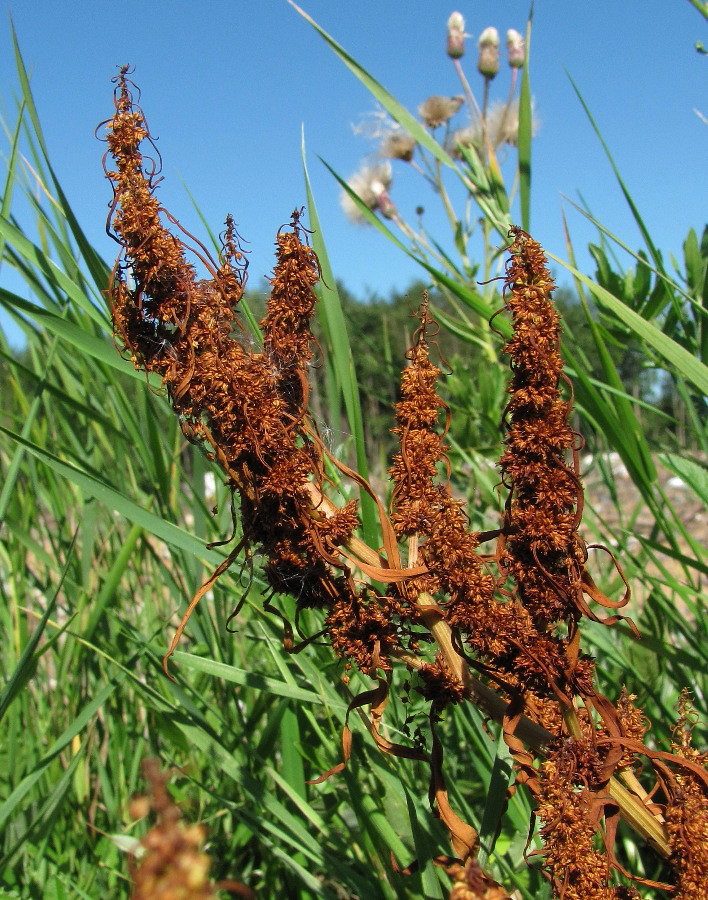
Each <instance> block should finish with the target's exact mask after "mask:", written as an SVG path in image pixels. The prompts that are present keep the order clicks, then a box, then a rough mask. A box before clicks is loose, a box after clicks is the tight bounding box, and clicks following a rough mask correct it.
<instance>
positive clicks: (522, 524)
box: [500, 228, 585, 627]
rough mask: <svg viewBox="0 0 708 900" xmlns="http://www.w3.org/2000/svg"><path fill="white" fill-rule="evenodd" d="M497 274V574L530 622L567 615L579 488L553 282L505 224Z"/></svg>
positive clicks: (575, 568)
mask: <svg viewBox="0 0 708 900" xmlns="http://www.w3.org/2000/svg"><path fill="white" fill-rule="evenodd" d="M511 233H512V236H513V243H512V245H511V248H510V254H511V256H510V259H509V262H508V264H507V274H506V308H507V309H508V310H509V312H510V313H511V315H512V319H513V328H514V333H513V336H512V338H511V339H510V341H509V342H508V343H507V345H506V347H505V352H506V353H508V355H509V357H510V359H511V368H512V372H513V375H512V380H511V384H510V386H509V392H510V393H511V399H510V400H509V403H508V404H507V407H506V411H505V417H506V418H507V420H508V433H507V437H506V440H505V444H506V452H505V453H504V455H503V456H502V459H501V462H500V468H501V470H502V473H503V477H504V482H505V484H506V485H507V487H508V488H509V491H510V494H509V500H508V503H507V510H506V515H505V521H504V533H505V535H506V540H505V543H504V546H503V552H502V554H501V557H500V564H501V566H502V568H503V569H504V570H505V571H506V572H508V574H509V575H510V576H511V577H512V578H513V579H514V581H515V582H516V585H517V591H518V595H519V597H520V599H521V601H522V603H523V604H524V606H525V607H526V608H527V609H528V610H529V612H530V613H531V615H532V617H533V619H534V621H535V622H536V623H538V624H539V625H540V626H542V627H545V626H546V625H548V624H553V623H555V622H558V621H561V620H566V619H568V618H570V619H576V618H577V617H578V615H579V613H578V606H577V604H578V596H579V593H581V582H582V573H583V569H584V564H585V547H584V545H583V543H582V541H581V540H580V538H579V537H578V534H577V528H578V524H579V522H580V511H581V510H580V509H579V504H580V503H581V502H582V491H581V488H580V483H579V480H578V476H577V474H576V472H575V471H574V470H573V469H571V468H570V467H569V466H568V464H567V458H568V457H570V456H571V455H572V454H573V451H574V447H575V445H576V435H575V433H574V432H573V429H572V428H571V427H570V425H569V423H568V417H569V413H570V403H569V402H568V401H566V400H564V399H563V397H562V396H561V391H560V383H561V381H562V380H563V379H564V375H563V361H562V359H561V355H560V324H559V316H558V313H557V312H556V310H555V309H554V307H553V304H552V302H551V295H552V293H553V291H554V290H555V284H554V283H553V280H552V279H551V275H550V272H549V271H548V268H547V266H546V259H545V256H544V255H543V251H542V249H541V247H540V245H539V244H538V243H537V242H536V241H534V240H533V239H532V238H530V237H529V236H528V235H527V234H526V233H525V232H523V231H522V230H521V229H520V228H513V229H512V231H511Z"/></svg>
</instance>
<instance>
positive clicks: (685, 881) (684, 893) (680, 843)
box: [665, 688, 708, 900]
mask: <svg viewBox="0 0 708 900" xmlns="http://www.w3.org/2000/svg"><path fill="white" fill-rule="evenodd" d="M678 710H679V719H678V722H677V724H676V727H675V728H674V734H673V740H672V742H671V749H672V750H673V751H674V753H675V754H676V755H677V756H679V757H681V758H683V759H687V760H691V761H692V762H694V763H697V764H698V765H700V766H705V764H706V761H708V753H706V752H703V753H701V752H700V751H699V750H698V749H697V748H696V747H694V746H693V738H692V731H693V727H694V725H695V724H696V722H697V721H698V716H697V715H696V713H695V711H694V709H693V706H692V704H691V701H690V698H689V695H688V691H687V690H686V689H685V688H684V690H683V692H682V694H681V698H680V700H679V704H678ZM666 775H667V776H668V775H669V773H668V772H667V773H666ZM665 788H666V790H667V793H668V795H669V800H668V803H667V806H666V824H667V828H668V831H669V840H670V843H671V854H672V862H673V863H674V866H675V867H676V873H677V888H678V890H677V892H676V893H675V894H674V897H676V898H678V900H689V898H694V897H695V898H698V900H708V789H707V788H706V784H705V783H704V782H703V781H701V780H700V779H699V778H697V777H696V774H695V773H694V772H691V771H690V770H684V771H680V770H679V771H678V772H677V773H676V774H675V775H674V776H673V777H667V778H666V780H665Z"/></svg>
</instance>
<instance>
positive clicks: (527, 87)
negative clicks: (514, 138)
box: [519, 4, 533, 231]
mask: <svg viewBox="0 0 708 900" xmlns="http://www.w3.org/2000/svg"><path fill="white" fill-rule="evenodd" d="M532 20H533V4H532V5H531V12H530V13H529V20H528V22H527V24H526V61H525V63H524V69H523V72H522V75H521V95H520V98H519V203H520V204H521V227H522V228H523V229H524V231H530V230H531V144H532V138H533V101H532V98H531V75H530V62H531V22H532Z"/></svg>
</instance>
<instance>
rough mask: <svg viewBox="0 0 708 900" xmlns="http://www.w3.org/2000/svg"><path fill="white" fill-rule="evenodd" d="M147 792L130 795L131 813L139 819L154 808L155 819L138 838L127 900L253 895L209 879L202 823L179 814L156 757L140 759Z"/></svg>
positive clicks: (230, 883)
mask: <svg viewBox="0 0 708 900" xmlns="http://www.w3.org/2000/svg"><path fill="white" fill-rule="evenodd" d="M143 773H144V775H145V779H146V781H147V782H148V785H149V787H150V793H149V794H147V795H145V796H141V797H134V798H133V800H132V801H131V804H130V812H131V815H132V816H133V818H134V819H141V818H143V817H145V816H147V815H148V814H149V813H150V812H153V813H154V814H155V816H156V818H157V822H156V824H155V825H153V826H152V828H150V830H149V831H148V832H147V834H146V835H145V837H144V838H143V839H142V840H141V841H140V844H141V846H142V848H143V850H144V856H143V858H142V860H141V862H140V863H139V864H138V865H137V866H136V867H135V871H134V873H133V891H132V894H131V897H132V900H203V898H207V897H216V896H217V891H218V890H219V889H228V890H229V891H230V892H231V893H232V894H234V895H236V894H238V896H240V897H247V898H252V897H255V894H254V893H253V891H251V890H250V889H249V888H247V887H246V886H245V885H243V884H240V883H238V882H235V881H227V882H226V881H225V882H220V883H219V884H214V883H213V882H212V881H211V880H210V878H209V869H210V868H211V859H210V858H209V856H208V855H207V854H206V853H205V852H204V851H203V849H202V847H203V844H204V842H205V840H206V831H205V829H204V828H203V827H202V826H201V825H185V824H184V823H183V822H182V814H181V813H180V809H179V807H178V806H177V804H176V803H174V801H173V800H172V798H171V797H170V794H169V791H168V790H167V781H168V777H169V776H168V775H166V774H165V773H164V772H163V771H162V769H161V768H160V763H159V761H158V760H156V759H146V760H145V761H144V762H143Z"/></svg>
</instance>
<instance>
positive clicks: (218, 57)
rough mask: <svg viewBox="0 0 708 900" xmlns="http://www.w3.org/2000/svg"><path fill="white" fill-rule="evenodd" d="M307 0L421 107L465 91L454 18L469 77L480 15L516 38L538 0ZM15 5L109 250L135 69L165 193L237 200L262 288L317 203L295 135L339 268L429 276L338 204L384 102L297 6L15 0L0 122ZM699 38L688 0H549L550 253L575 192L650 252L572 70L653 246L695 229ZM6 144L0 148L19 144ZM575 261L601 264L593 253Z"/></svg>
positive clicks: (57, 137) (670, 244)
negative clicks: (122, 94) (122, 80)
mask: <svg viewBox="0 0 708 900" xmlns="http://www.w3.org/2000/svg"><path fill="white" fill-rule="evenodd" d="M301 5H302V6H303V7H304V8H305V9H306V11H307V12H309V13H310V14H311V15H312V16H313V18H315V19H316V20H317V21H318V22H319V23H320V24H321V25H322V26H323V27H324V28H325V29H326V30H327V31H329V32H330V34H332V35H333V36H334V37H335V38H336V39H338V40H339V41H340V43H342V44H343V45H344V47H345V48H346V49H347V50H348V51H349V52H350V53H351V54H352V55H353V56H354V57H355V58H356V59H358V60H359V61H360V62H361V63H362V64H363V65H364V66H365V67H366V68H368V69H369V71H370V72H371V73H372V74H373V75H375V76H376V77H377V78H378V79H379V81H381V82H382V83H383V84H384V85H385V86H386V87H387V88H388V89H389V90H390V91H391V92H392V93H393V94H394V95H395V96H396V97H397V98H398V99H399V100H400V101H401V102H402V103H403V104H404V105H406V106H407V107H408V108H410V109H412V110H415V109H416V108H417V106H418V104H419V103H420V102H421V101H422V100H424V99H425V97H426V96H428V95H429V94H454V93H458V92H459V90H460V88H459V82H458V81H457V79H456V76H455V72H454V70H453V67H452V63H451V62H450V60H449V59H448V57H447V56H446V54H445V23H446V20H447V17H448V15H449V13H450V12H452V11H453V10H454V9H458V10H460V11H461V12H462V13H463V15H464V16H465V18H466V21H467V31H468V32H470V33H471V34H472V39H471V40H469V41H468V53H467V56H466V57H465V59H464V60H463V62H464V63H465V68H466V70H467V72H468V76H469V78H470V80H471V82H472V84H473V87H474V88H475V89H476V88H477V87H478V86H479V79H478V76H477V73H476V69H475V62H476V49H475V48H476V39H477V38H478V36H479V34H480V32H481V31H482V29H483V28H484V27H486V26H487V25H494V26H496V27H497V28H498V29H499V31H500V32H501V33H502V35H504V33H505V32H506V29H507V28H510V27H513V28H516V29H518V30H519V31H523V30H524V28H525V22H526V18H527V14H528V8H529V3H528V2H527V0H523V2H522V0H507V2H504V3H499V2H498V0H477V2H474V3H470V2H460V3H459V5H455V3H454V2H453V3H450V4H447V3H445V4H443V3H438V2H422V0H410V2H408V3H402V2H400V0H358V2H357V3H346V2H336V0H301ZM10 13H11V15H12V17H13V20H14V23H15V27H16V29H17V33H18V36H19V41H20V45H21V48H22V52H23V54H24V57H25V62H26V65H27V67H28V69H29V70H30V72H31V79H32V86H33V89H34V92H35V98H36V102H37V105H38V108H39V112H40V117H41V120H42V123H43V126H44V130H45V135H46V138H47V142H48V144H49V147H50V151H51V155H52V159H53V162H54V165H55V168H56V171H57V173H58V174H59V177H60V179H61V181H62V183H63V186H64V188H65V191H66V192H67V194H68V196H69V198H70V200H71V201H72V203H73V205H74V208H75V211H76V213H77V215H78V218H79V220H80V222H81V224H82V225H83V227H84V229H85V230H86V232H87V233H88V234H89V235H90V236H91V237H92V238H93V239H94V241H95V243H96V245H97V246H98V248H99V250H100V251H101V252H102V253H103V254H104V255H105V256H106V258H107V259H108V258H112V256H113V255H114V253H115V244H113V243H112V242H110V241H109V240H108V239H107V238H106V236H105V233H104V222H105V215H106V211H107V203H108V200H109V197H110V189H109V187H108V185H107V184H106V182H105V181H104V178H103V174H102V170H101V155H102V153H103V149H104V148H103V146H102V145H101V144H100V143H98V142H97V141H96V139H95V138H94V129H95V127H96V125H97V123H99V122H100V121H102V120H104V119H106V118H108V117H109V116H110V115H111V112H112V86H111V83H110V80H111V77H112V76H113V75H114V74H115V73H116V71H117V67H118V66H119V65H121V64H123V63H131V64H132V65H133V66H134V67H135V75H134V79H135V81H136V82H137V83H138V84H139V86H140V88H141V89H142V106H143V109H144V110H145V113H146V115H147V117H148V121H149V123H150V127H151V130H152V132H153V133H154V134H155V135H156V136H157V137H158V138H159V144H158V146H159V148H160V151H161V153H162V156H163V160H164V176H165V181H164V182H163V186H162V188H161V193H160V196H161V200H162V202H163V204H164V205H165V206H166V207H167V208H168V209H170V211H171V212H172V213H173V214H174V215H175V216H176V217H177V218H178V219H180V221H182V222H183V223H184V225H185V226H186V227H187V228H188V229H189V230H191V231H194V232H195V233H196V234H197V235H202V236H203V230H202V228H201V226H200V224H199V222H198V219H197V217H196V214H195V213H194V211H193V208H192V205H191V202H190V200H189V197H188V195H187V193H186V190H185V185H186V187H188V188H189V190H190V192H191V193H192V194H193V196H194V197H195V198H196V200H197V202H198V203H199V205H200V208H201V210H202V211H203V213H204V215H205V217H206V218H207V220H208V221H209V222H210V224H211V226H212V227H213V228H214V230H219V229H220V227H221V224H222V223H223V220H224V217H225V215H226V213H227V212H231V213H232V214H233V215H234V218H235V220H236V221H237V222H238V224H239V231H240V233H241V234H242V236H243V237H244V238H245V239H246V240H247V241H248V242H249V243H248V247H249V249H250V250H251V269H250V278H251V282H250V283H251V286H257V285H258V283H259V280H260V277H261V276H263V275H265V276H267V275H269V274H270V271H271V269H272V265H273V257H272V250H273V242H274V238H275V234H276V231H277V229H278V227H279V226H280V225H282V224H284V223H286V222H287V221H288V219H289V217H290V213H291V211H292V210H293V208H295V207H296V206H300V205H302V204H304V202H305V191H304V184H303V176H302V163H301V156H300V141H301V129H302V128H303V127H304V131H305V139H306V143H307V152H308V167H309V171H310V176H311V179H312V184H313V189H314V192H315V198H316V201H317V205H318V211H319V214H320V219H321V222H322V226H323V230H324V234H325V238H326V241H327V245H328V248H329V253H330V257H331V261H332V264H333V267H334V270H335V274H336V276H337V277H338V278H341V279H342V280H343V281H344V282H345V284H346V285H347V286H348V287H349V288H350V289H352V290H353V291H354V292H355V293H357V294H359V295H361V296H365V295H366V294H367V293H379V294H381V295H385V294H386V292H387V291H388V290H389V289H391V288H398V289H403V288H405V287H406V286H407V285H408V284H409V282H410V281H411V280H412V279H413V278H414V277H415V276H417V275H419V274H420V270H419V269H418V268H417V266H416V264H415V263H414V262H412V261H410V260H407V259H406V258H404V257H403V255H402V254H401V253H400V252H399V251H397V250H396V249H395V248H394V247H393V246H392V245H390V244H389V243H388V242H386V241H385V240H384V239H383V238H382V237H381V236H380V235H378V234H377V233H375V232H374V231H373V230H372V229H370V228H362V227H357V226H354V225H352V224H350V223H349V222H348V221H347V220H346V219H345V217H344V216H343V214H342V212H341V210H340V208H339V189H338V186H337V185H336V183H335V182H334V180H333V179H332V176H331V175H330V174H329V173H328V172H327V171H326V169H325V168H324V166H323V165H322V163H321V162H320V160H319V159H318V157H319V156H321V157H322V158H324V159H325V160H327V162H328V163H330V165H332V166H333V168H335V169H336V170H337V171H338V172H339V173H341V174H342V175H343V176H344V177H347V176H349V175H351V174H352V173H353V172H354V171H355V170H356V169H357V168H358V166H359V163H360V161H361V159H362V157H364V156H365V155H366V154H367V153H368V152H370V151H371V150H372V149H373V146H372V145H371V144H370V143H369V142H367V140H366V139H364V138H362V137H358V136H355V135H354V134H353V133H352V124H353V123H356V122H358V121H359V120H360V119H361V117H362V116H363V115H364V114H366V113H367V112H368V111H370V110H371V109H372V108H373V102H372V100H371V98H370V95H369V94H368V93H367V91H366V90H365V89H364V88H363V86H362V85H361V84H360V83H359V82H358V81H357V80H356V79H355V77H354V76H353V75H352V74H351V73H350V72H349V71H348V70H347V69H346V68H345V67H344V65H343V64H342V63H341V62H340V61H339V60H338V59H336V58H335V56H334V55H333V53H332V52H331V51H330V50H329V48H328V47H327V46H326V45H325V43H324V42H323V41H322V39H321V38H320V37H319V36H318V35H317V34H316V33H315V32H314V31H313V29H312V28H311V27H310V26H309V25H308V24H307V23H306V22H305V21H304V20H303V19H302V18H300V17H299V16H298V15H297V13H296V12H295V11H294V10H293V9H292V7H291V6H289V5H288V3H287V2H286V0H261V2H253V0H249V2H245V0H230V2H222V0H212V2H209V3H194V2H193V0H191V2H184V0H170V2H149V0H142V2H136V0H121V2H120V3H115V4H109V3H106V2H104V0H93V2H87V0H72V3H71V4H64V3H57V2H56V0H51V2H50V0H33V2H28V0H25V2H17V0H16V2H15V3H13V4H11V5H10V6H8V5H5V7H4V14H3V15H2V16H1V17H0V97H1V98H2V109H3V117H4V118H5V119H6V121H10V122H12V120H13V119H14V109H15V102H14V101H15V97H16V94H17V81H16V77H15V74H14V63H13V59H12V52H11V38H10V25H9V16H10ZM707 32H708V30H707V29H706V27H705V22H704V21H703V20H702V19H701V17H700V16H699V15H698V13H697V12H696V11H695V10H694V9H693V7H692V6H691V5H690V3H689V2H688V0H644V2H639V0H622V2H618V0H595V2H593V3H588V2H580V0H537V2H536V6H535V13H534V34H533V41H532V66H531V75H532V90H533V94H534V98H535V105H536V110H537V114H538V118H539V122H540V128H539V131H538V135H537V137H536V140H535V142H534V149H533V195H532V232H533V234H534V236H535V237H536V238H537V239H538V240H540V241H541V242H542V244H543V245H544V246H545V247H546V248H547V249H548V250H549V251H551V252H553V253H555V254H556V255H559V256H562V257H564V256H565V251H564V245H563V232H562V218H561V210H562V197H561V195H563V194H565V195H567V196H569V197H571V198H574V199H578V197H579V195H582V197H583V198H584V200H585V201H586V202H587V204H588V205H589V207H590V208H591V209H592V210H593V212H594V213H595V214H596V215H597V217H598V218H599V219H600V220H601V221H602V222H603V223H605V224H606V225H607V226H608V227H609V228H610V229H611V230H612V231H614V232H615V233H617V234H618V235H619V236H620V237H622V238H623V239H624V240H625V241H626V242H627V243H628V244H629V245H630V246H632V247H635V248H638V247H639V246H640V236H639V234H638V231H637V229H636V227H635V226H634V224H633V222H632V220H631V217H630V214H629V212H628V210H627V207H626V205H625V203H624V200H623V198H622V196H621V193H620V190H619V188H618V186H617V184H616V182H615V180H614V178H613V176H612V172H611V169H610V166H609V164H608V162H607V159H606V158H605V156H604V155H603V152H602V149H601V147H600V145H599V143H598V141H597V138H596V137H595V135H594V134H593V132H592V129H591V127H590V124H589V122H588V120H587V117H586V116H585V113H584V112H583V110H582V108H581V106H580V103H579V102H578V100H577V98H576V96H575V94H574V92H573V89H572V87H571V84H570V81H569V79H568V74H570V75H571V76H572V77H573V79H574V80H575V82H576V83H577V85H578V87H579V88H580V90H581V91H582V93H583V95H584V97H585V99H586V101H587V103H588V105H589V107H590V108H591V110H592V112H593V114H594V116H595V118H596V120H597V122H598V124H599V125H600V128H601V129H602V132H603V135H604V137H605V139H606V141H607V143H608V145H609V146H610V148H611V150H612V152H613V153H614V156H615V159H616V162H617V164H618V166H619V168H620V171H621V172H622V173H623V175H624V177H625V179H626V182H627V184H628V187H629V189H630V191H631V192H632V194H633V196H634V198H635V200H636V202H637V205H638V207H639V209H640V211H641V212H642V214H643V216H644V217H645V219H646V221H647V223H648V226H649V229H650V231H651V233H652V235H653V236H654V239H655V241H656V242H657V243H658V245H659V246H660V247H661V248H662V249H663V250H664V251H665V252H666V253H667V254H668V253H670V252H673V253H678V252H680V248H681V243H682V240H683V238H684V237H685V234H686V232H687V230H688V228H689V227H691V226H693V227H695V228H696V229H697V230H699V231H700V230H702V227H703V224H704V223H705V221H706V203H705V201H706V197H707V196H708V165H707V164H706V160H707V159H708V153H706V148H707V146H708V126H706V125H705V124H704V123H703V122H701V120H700V119H699V117H698V116H697V115H696V113H695V112H694V109H699V110H701V111H702V112H703V114H704V115H708V91H706V87H707V86H708V77H707V76H708V58H705V57H701V56H699V55H698V54H697V53H696V51H695V49H694V43H695V41H697V40H703V42H704V43H706V44H708V33H707ZM497 82H498V87H497V85H496V83H495V84H494V86H493V96H494V93H495V92H496V95H497V96H498V97H499V98H500V99H501V98H503V97H504V96H505V93H506V90H507V88H508V72H507V71H506V70H505V68H504V67H503V68H502V72H501V73H500V75H499V77H498V79H497ZM461 124H464V122H461ZM0 140H1V141H2V142H3V147H2V152H3V153H4V152H5V150H6V146H7V142H6V140H5V139H4V138H2V136H0ZM396 166H397V168H396V170H395V176H394V184H393V188H392V196H393V199H394V200H395V201H396V203H397V204H398V207H399V209H400V210H401V212H402V213H403V214H404V216H406V217H410V219H411V220H413V219H414V216H413V210H414V209H415V207H416V206H417V205H418V204H422V205H423V206H425V207H426V210H430V211H431V213H432V211H433V210H434V209H435V207H436V200H435V198H434V197H433V196H431V194H430V192H429V190H428V189H427V188H426V186H425V184H424V183H423V182H422V180H421V179H420V178H417V177H415V175H414V173H413V172H411V171H410V170H409V169H408V168H407V167H406V165H405V164H404V163H397V164H396ZM567 213H568V217H569V223H570V228H571V233H572V236H573V239H574V242H575V243H576V247H578V248H580V247H581V246H583V245H584V244H587V242H588V240H591V239H594V232H593V230H592V228H591V227H590V226H588V225H587V224H586V223H585V222H584V221H583V220H582V218H581V217H580V216H579V214H577V213H576V212H574V211H573V210H572V209H570V208H568V207H567ZM442 225H443V223H442V220H441V230H440V237H441V239H446V237H447V236H446V235H445V234H443V228H442ZM580 260H581V263H583V264H584V267H585V268H589V266H590V261H589V257H588V255H587V253H582V252H581V253H580ZM0 277H2V278H3V279H4V278H5V277H6V276H5V274H3V275H2V276H0ZM560 280H561V281H563V280H567V279H564V278H563V277H562V276H561V278H560Z"/></svg>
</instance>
